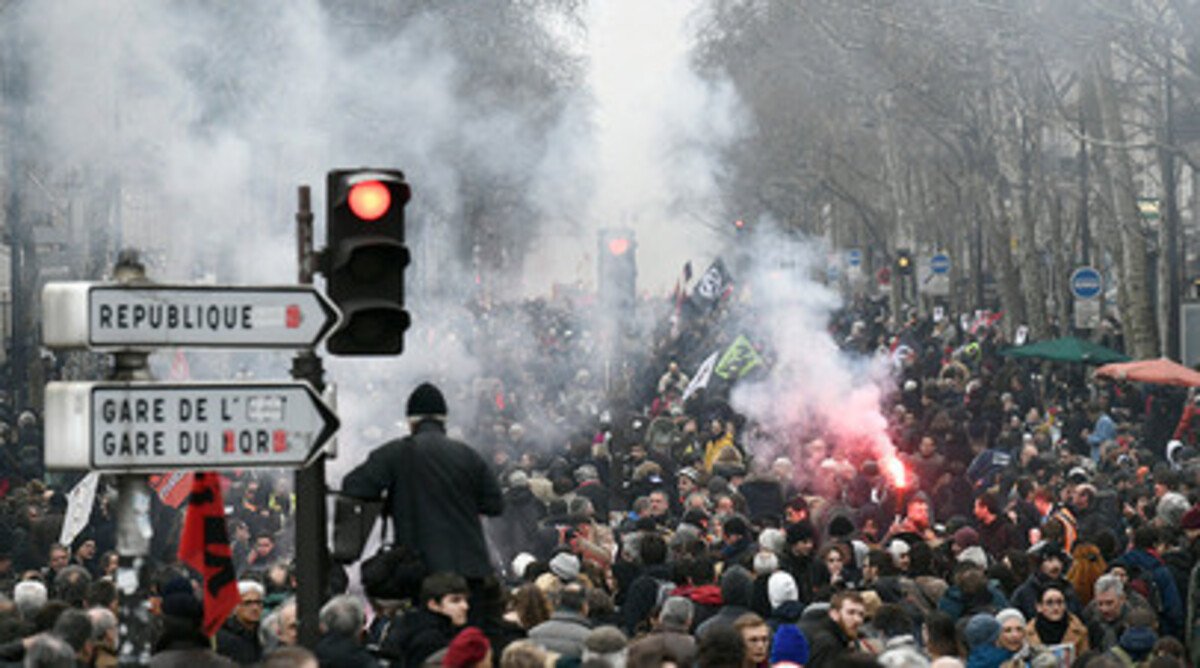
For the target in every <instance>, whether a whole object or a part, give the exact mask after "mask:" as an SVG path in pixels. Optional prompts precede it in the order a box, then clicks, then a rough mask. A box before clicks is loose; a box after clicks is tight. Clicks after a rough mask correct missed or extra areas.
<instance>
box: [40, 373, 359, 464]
mask: <svg viewBox="0 0 1200 668" xmlns="http://www.w3.org/2000/svg"><path fill="white" fill-rule="evenodd" d="M337 428H338V419H337V416H336V415H334V413H333V411H331V410H330V409H329V408H328V407H327V406H326V405H325V404H324V403H323V402H322V401H321V399H320V397H318V396H317V394H316V392H315V391H313V389H312V387H311V386H310V385H309V384H308V383H303V382H298V381H281V382H277V383H257V382H248V383H237V382H234V383H223V382H216V383H207V382H205V383H155V382H121V381H102V382H54V383H49V384H47V385H46V431H45V441H46V446H45V452H46V468H48V469H90V470H101V471H122V472H162V471H164V470H171V469H198V470H211V469H219V468H301V467H303V466H304V465H305V463H306V462H308V461H309V459H310V457H311V456H312V455H313V454H314V453H316V452H317V451H318V450H319V449H320V448H321V447H322V446H324V445H325V443H326V442H327V441H329V439H330V438H332V436H333V434H334V433H335V432H336V431H337Z"/></svg>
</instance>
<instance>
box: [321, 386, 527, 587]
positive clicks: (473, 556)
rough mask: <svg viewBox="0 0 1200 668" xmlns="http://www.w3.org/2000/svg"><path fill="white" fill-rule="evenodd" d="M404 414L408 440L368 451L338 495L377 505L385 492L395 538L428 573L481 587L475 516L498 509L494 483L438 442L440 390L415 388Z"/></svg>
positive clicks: (468, 453) (459, 448) (483, 565)
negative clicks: (455, 576) (452, 575)
mask: <svg viewBox="0 0 1200 668" xmlns="http://www.w3.org/2000/svg"><path fill="white" fill-rule="evenodd" d="M407 412H408V422H409V427H410V429H411V431H412V435H411V436H409V437H407V438H402V439H399V440H394V441H390V442H388V443H385V444H384V445H382V446H380V447H378V448H376V449H375V450H374V451H373V452H372V453H371V454H370V456H369V457H367V461H365V462H363V463H362V464H360V465H359V466H358V467H357V468H355V469H354V470H353V471H351V472H350V473H348V474H347V475H346V477H345V479H344V480H343V481H342V493H343V494H346V495H347V496H351V497H356V498H361V499H378V498H379V497H380V496H381V495H383V494H384V493H385V492H386V493H387V494H388V495H389V496H390V497H391V511H392V519H393V520H394V522H395V524H394V526H395V535H396V536H397V537H398V538H399V539H400V541H401V542H405V543H407V544H408V545H411V546H413V547H415V548H416V549H417V550H418V551H419V552H420V553H421V556H422V557H424V559H425V565H426V566H427V567H428V569H429V572H431V573H435V572H439V571H449V572H453V573H458V574H459V575H462V576H464V577H466V578H467V579H468V581H472V582H478V581H481V580H482V579H483V578H484V577H485V576H487V575H490V574H491V573H492V567H491V564H490V563H489V561H488V551H487V543H486V541H485V540H484V537H483V525H482V524H481V522H480V520H479V515H480V514H483V515H489V516H496V515H499V514H500V513H501V511H503V510H504V499H503V496H501V492H500V485H499V483H498V482H497V480H496V476H495V475H494V474H493V473H492V471H491V468H490V467H489V466H488V464H487V462H485V461H484V459H483V457H481V456H480V455H479V453H477V452H475V450H472V449H471V447H470V446H468V445H467V444H465V443H462V442H460V441H456V440H453V439H451V438H448V437H447V436H446V413H447V408H446V400H445V398H443V397H442V393H441V391H440V390H438V389H437V388H436V387H434V386H433V385H431V384H429V383H422V384H421V385H420V386H419V387H417V389H416V390H414V391H413V393H412V395H411V396H409V398H408V411H407ZM406 451H407V452H406ZM406 460H407V461H406Z"/></svg>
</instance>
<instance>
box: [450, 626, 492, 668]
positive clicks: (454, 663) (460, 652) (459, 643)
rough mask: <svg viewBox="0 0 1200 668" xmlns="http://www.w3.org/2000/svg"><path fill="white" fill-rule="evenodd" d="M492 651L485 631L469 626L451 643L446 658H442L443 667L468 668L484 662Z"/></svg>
mask: <svg viewBox="0 0 1200 668" xmlns="http://www.w3.org/2000/svg"><path fill="white" fill-rule="evenodd" d="M491 649H492V644H491V643H489V642H488V639H487V636H485V635H483V631H480V630H479V629H477V628H475V627H474V626H468V627H467V628H465V629H463V630H462V631H460V632H459V633H458V635H456V636H454V640H452V641H450V646H449V647H448V648H446V656H445V657H443V658H442V665H443V666H447V667H448V668H467V666H473V665H475V664H477V663H479V662H480V661H483V660H484V658H486V657H487V655H488V651H490V650H491Z"/></svg>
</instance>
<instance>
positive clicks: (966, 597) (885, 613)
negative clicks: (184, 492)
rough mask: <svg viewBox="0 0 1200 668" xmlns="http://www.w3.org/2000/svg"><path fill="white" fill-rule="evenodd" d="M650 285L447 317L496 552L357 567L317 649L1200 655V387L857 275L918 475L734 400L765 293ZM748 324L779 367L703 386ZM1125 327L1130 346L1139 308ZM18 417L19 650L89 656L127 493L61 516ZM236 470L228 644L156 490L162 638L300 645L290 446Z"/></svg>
mask: <svg viewBox="0 0 1200 668" xmlns="http://www.w3.org/2000/svg"><path fill="white" fill-rule="evenodd" d="M643 311H645V312H644V313H642V315H641V316H640V318H639V320H638V321H637V322H638V327H633V326H631V325H630V326H627V325H628V323H615V324H614V323H611V322H601V321H598V319H596V318H591V317H589V316H588V309H587V306H586V304H579V303H577V302H570V301H559V300H535V301H530V302H522V303H512V304H501V303H490V302H489V303H477V304H474V305H473V307H472V309H470V310H469V311H468V312H467V313H466V314H464V315H463V316H461V319H460V321H457V322H454V323H447V327H448V328H449V330H452V331H453V335H454V339H455V342H454V345H456V346H461V347H462V349H464V350H466V351H469V353H470V355H471V356H472V357H473V358H474V359H475V360H481V361H483V363H482V364H481V368H480V369H478V371H477V373H476V374H475V375H474V376H473V377H472V378H470V379H469V381H468V382H462V380H461V379H457V380H455V381H454V382H453V383H451V381H450V380H449V379H443V378H435V379H434V380H437V381H439V384H441V385H442V386H443V387H448V388H451V389H450V391H449V392H448V397H449V398H448V404H449V406H448V410H447V414H448V415H447V422H448V424H449V425H450V427H451V430H452V431H456V432H457V433H458V434H459V435H461V437H462V438H463V440H466V441H467V442H469V443H470V444H471V445H472V446H473V447H475V448H477V449H478V450H479V451H480V452H481V453H483V454H484V455H485V457H486V458H487V459H488V461H489V462H490V464H491V466H492V467H493V469H494V473H495V475H496V476H497V479H498V480H499V481H500V484H501V486H502V488H503V490H504V497H505V511H504V514H503V515H502V516H500V517H499V518H495V519H493V520H489V521H488V522H487V524H486V532H487V536H488V539H489V545H490V550H491V555H490V556H491V558H492V561H493V563H494V565H495V569H496V571H495V575H494V576H492V577H490V578H487V579H486V580H485V581H484V582H476V581H471V582H468V581H466V580H464V579H463V578H462V577H459V576H457V575H455V574H449V573H437V574H433V575H431V576H430V577H429V578H428V579H427V580H426V582H425V583H424V586H423V587H422V591H421V594H420V596H419V597H416V599H415V600H411V601H393V600H386V599H382V598H380V597H377V596H373V595H372V592H370V591H367V592H360V591H359V590H358V589H357V588H356V587H355V586H354V585H353V584H352V583H353V582H354V575H353V572H351V573H350V577H349V578H348V579H346V578H333V580H334V582H335V583H336V589H337V590H338V591H332V592H328V594H329V598H328V601H327V603H326V604H325V606H324V607H323V608H322V610H321V613H320V620H319V621H320V626H321V630H322V642H324V643H325V646H324V648H323V650H322V648H320V647H319V648H318V650H319V651H318V655H320V654H321V651H324V652H325V656H328V655H330V652H334V653H336V654H337V655H339V656H341V655H353V653H354V652H357V651H360V650H361V651H362V652H365V653H366V654H364V655H363V656H366V657H369V658H370V659H371V660H377V661H381V662H388V661H390V662H393V663H411V662H412V661H413V660H414V657H417V658H418V659H419V661H426V660H429V657H430V656H433V657H435V659H436V660H438V661H441V662H443V665H455V666H460V665H461V666H467V665H489V664H495V665H509V666H525V665H529V666H533V665H538V666H542V665H548V662H552V661H554V660H556V658H557V659H558V660H564V659H569V660H576V659H577V660H579V661H581V662H583V663H588V664H589V665H608V666H624V665H626V664H631V665H636V666H651V665H655V666H658V665H664V664H672V665H680V666H683V665H702V666H729V665H739V666H750V665H768V664H770V665H775V664H779V665H787V664H796V665H814V666H824V665H884V666H922V665H942V666H946V665H958V664H954V663H953V662H954V661H961V662H963V663H967V662H971V665H997V666H999V665H1002V664H1007V665H1018V664H1015V663H1008V662H1012V661H1019V662H1021V663H1020V664H1019V665H1061V664H1053V663H1052V661H1063V660H1065V659H1064V657H1067V658H1069V659H1071V660H1074V661H1076V662H1078V665H1096V666H1103V665H1108V663H1106V662H1107V661H1110V660H1111V659H1113V658H1114V657H1116V658H1117V659H1118V660H1119V659H1120V658H1121V657H1129V658H1131V660H1133V661H1155V662H1157V663H1155V664H1154V665H1160V666H1164V667H1165V666H1169V665H1187V664H1188V662H1189V661H1190V658H1189V657H1188V655H1187V651H1188V650H1187V647H1188V641H1189V639H1190V634H1191V625H1192V624H1193V620H1194V619H1195V618H1196V615H1195V612H1196V601H1193V598H1195V597H1196V596H1197V592H1196V589H1197V587H1196V583H1195V582H1193V579H1194V575H1195V574H1194V573H1193V569H1194V567H1195V565H1196V563H1197V558H1198V557H1200V505H1197V502H1198V501H1200V486H1198V484H1197V483H1198V477H1197V473H1198V472H1200V458H1198V457H1197V449H1196V448H1197V441H1198V440H1200V400H1197V399H1196V398H1194V397H1193V395H1192V394H1191V393H1190V392H1188V391H1186V390H1181V389H1176V388H1168V387H1162V386H1151V385H1136V384H1131V383H1126V382H1109V381H1102V380H1098V379H1096V378H1093V377H1092V376H1091V375H1090V368H1089V367H1087V366H1086V365H1084V364H1082V363H1075V364H1073V363H1043V362H1041V361H1036V360H1033V361H1029V360H1018V359H1015V358H1012V357H1009V356H1006V355H1004V354H1002V352H1003V351H1005V350H1006V349H1007V348H1009V347H1011V346H1012V343H1011V341H1010V340H1009V338H1008V337H1007V335H1006V332H1007V331H1010V330H1012V329H1014V328H1013V327H1012V326H1011V324H1009V323H1005V322H1003V320H999V321H997V320H994V319H988V318H987V317H986V316H984V317H972V318H968V319H960V318H959V317H957V316H955V315H950V314H945V315H944V316H942V317H938V318H934V317H932V316H931V315H916V314H912V315H909V316H906V317H898V316H896V315H894V314H891V313H890V312H889V311H888V309H887V308H886V304H885V303H884V302H881V301H873V300H868V299H861V300H858V301H856V302H854V303H853V304H851V305H850V306H848V307H847V308H845V309H843V310H842V311H839V312H838V313H836V314H835V316H834V318H833V319H832V320H831V322H830V324H829V332H828V333H829V336H830V337H831V338H832V339H833V340H835V341H837V343H838V344H839V348H840V350H841V352H840V354H843V355H846V356H849V357H858V358H867V357H870V358H875V359H883V360H886V361H887V363H888V364H891V365H892V367H893V378H894V387H895V391H894V392H892V393H890V394H888V395H886V396H884V397H883V398H882V402H881V403H880V405H879V406H878V412H879V414H880V415H882V416H884V417H885V418H886V421H887V438H888V440H889V441H890V443H891V444H892V447H893V448H894V451H891V452H889V453H886V454H888V455H890V456H891V457H893V458H894V459H895V460H896V461H898V462H900V464H901V465H902V467H903V468H902V473H901V474H897V472H896V471H895V470H894V469H892V468H891V467H892V465H893V464H892V463H891V462H889V461H887V460H886V459H885V458H884V457H880V456H879V453H878V452H877V451H874V450H868V449H863V448H861V447H857V444H855V443H851V442H847V441H846V439H845V438H843V437H842V436H840V435H839V434H837V433H827V432H823V431H822V430H821V429H820V425H819V424H814V422H813V421H812V420H808V421H802V422H803V424H804V425H805V427H804V429H802V430H796V431H788V432H787V433H774V432H772V431H771V428H770V427H769V426H768V425H765V424H763V423H761V422H759V421H757V420H756V419H755V416H753V415H747V414H744V413H740V412H739V411H738V410H736V409H735V408H734V407H733V406H734V402H732V401H731V399H730V397H731V393H732V392H733V391H734V390H735V388H736V387H737V386H738V384H739V383H750V382H755V381H756V380H760V379H761V378H762V377H764V376H768V375H769V374H770V373H771V363H772V360H773V350H772V343H771V341H770V340H769V339H767V338H765V337H760V336H757V334H758V329H757V324H758V323H759V322H760V321H761V319H762V318H761V314H759V313H757V312H756V311H755V307H754V304H753V302H752V301H742V300H738V299H727V300H724V301H722V302H721V303H719V304H716V305H715V306H713V307H711V308H706V309H704V310H697V308H696V307H695V306H694V305H691V304H683V306H682V307H681V302H680V301H678V300H676V301H673V302H671V303H668V304H664V305H660V307H658V308H656V307H654V306H651V305H643ZM681 322H682V325H681ZM741 335H744V336H745V337H747V338H748V340H749V341H750V342H751V344H752V345H753V346H754V347H755V350H756V353H757V354H758V355H760V356H761V360H762V363H761V364H760V365H759V368H757V369H755V370H754V372H753V373H747V374H745V375H741V374H738V373H734V374H733V375H731V376H726V377H717V376H715V375H714V376H712V377H710V378H707V379H706V382H705V383H703V384H702V386H699V387H697V384H696V383H694V382H693V381H695V380H697V379H696V378H695V376H696V375H697V371H698V370H699V369H700V367H701V366H702V362H703V361H704V359H705V357H707V355H708V354H709V352H710V351H713V350H718V351H721V350H725V349H727V348H728V347H730V346H732V345H734V342H735V339H737V338H738V337H739V336H741ZM1104 337H1105V339H1104V340H1103V341H1102V343H1106V344H1109V345H1111V346H1114V347H1117V348H1120V346H1121V341H1120V332H1119V329H1117V328H1114V327H1108V328H1106V329H1105V331H1104ZM378 389H379V391H387V392H391V391H393V389H394V388H389V387H388V386H387V384H386V383H380V384H379V386H378ZM397 394H399V393H397ZM784 399H785V398H783V397H781V400H784ZM794 410H795V411H796V412H797V414H803V413H804V412H805V411H806V407H805V406H803V405H797V406H795V407H794ZM26 423H27V424H25V425H24V426H23V427H21V426H20V425H18V429H17V430H15V432H14V430H9V431H8V432H6V433H5V434H0V435H2V436H4V437H5V438H6V439H7V440H6V446H5V449H4V452H5V455H6V459H5V460H4V461H3V464H4V468H3V470H2V471H0V476H2V484H3V485H4V487H3V492H4V493H3V504H2V506H0V508H2V515H0V585H3V589H2V591H3V592H4V595H5V597H4V598H3V599H0V643H3V642H9V641H18V640H20V641H23V642H24V643H25V654H24V655H25V656H26V657H27V660H29V659H28V657H35V660H40V659H36V657H41V656H47V657H49V656H53V655H55V653H56V652H57V653H62V652H64V651H66V649H70V650H73V655H74V656H76V657H77V658H80V659H81V660H86V661H93V662H94V661H95V660H96V659H97V658H98V657H100V656H102V655H105V656H106V655H109V654H113V653H115V651H116V642H115V635H116V630H115V629H116V625H115V619H116V614H117V613H118V611H119V608H118V602H117V592H116V586H115V584H114V582H115V580H116V575H117V571H118V567H119V560H118V558H117V556H116V552H115V547H116V546H115V528H116V526H115V525H116V522H115V521H116V518H115V510H114V508H115V505H116V497H115V492H113V491H112V489H111V488H109V487H108V486H107V485H105V484H102V485H101V489H100V492H99V494H98V495H97V500H96V503H95V505H94V508H93V509H92V512H91V518H90V521H89V522H88V525H87V527H86V528H85V529H84V530H83V531H82V532H80V533H79V534H78V535H77V536H75V537H74V538H73V539H72V541H71V543H70V544H69V545H60V544H58V543H57V541H58V540H59V537H60V533H61V529H62V523H63V516H64V513H65V510H66V501H65V498H66V497H65V492H66V491H67V490H69V489H70V486H71V485H72V484H73V483H74V482H75V481H76V480H77V478H76V477H68V476H58V477H55V476H47V475H45V474H44V473H43V472H42V471H41V470H40V469H39V468H38V467H37V466H36V465H31V464H28V462H25V458H23V457H21V456H20V453H21V452H24V450H23V448H28V447H29V446H30V442H29V441H28V439H30V438H40V436H39V435H38V429H37V425H36V418H34V421H33V422H32V423H29V421H28V420H26ZM18 435H19V437H18ZM13 443H20V444H21V445H19V447H16V448H14V447H11V444H13ZM14 454H15V456H14ZM224 483H225V490H224V492H225V501H226V506H227V510H228V521H227V527H228V534H229V539H230V541H231V545H232V554H233V561H234V565H235V569H236V572H237V575H238V578H239V584H238V590H239V593H238V595H239V599H240V600H239V604H238V606H237V608H236V609H235V610H234V612H233V614H232V615H231V616H230V618H229V619H228V620H227V621H226V623H225V627H224V628H223V629H222V630H221V632H220V633H219V634H218V635H217V639H216V642H215V645H213V644H211V643H206V642H205V641H204V640H203V638H197V635H198V633H199V631H198V626H199V623H200V620H201V619H202V617H203V605H202V603H201V601H202V600H203V596H202V595H201V594H200V590H199V588H198V585H199V581H198V577H197V574H196V573H194V572H189V571H188V570H187V569H186V568H184V567H182V566H181V565H180V564H179V563H178V559H177V556H176V554H175V548H176V546H177V545H178V542H179V534H180V530H181V526H182V517H183V512H182V511H181V510H180V509H179V508H174V507H171V505H170V504H169V503H166V502H165V501H164V499H165V498H166V496H165V495H164V496H163V498H159V497H158V496H157V495H156V496H155V499H154V503H153V508H152V518H153V521H154V524H155V529H156V530H155V538H154V543H153V545H152V549H151V562H152V563H153V568H151V569H149V570H147V571H146V573H145V576H146V579H147V580H148V581H149V582H150V583H151V587H150V592H151V594H152V596H151V602H152V609H153V610H154V612H155V614H156V615H157V617H156V619H157V622H156V627H155V628H156V632H157V633H158V641H157V645H156V647H157V649H158V650H159V651H163V652H165V651H170V650H171V649H172V648H179V647H183V646H186V645H187V643H189V642H190V643H192V644H193V645H194V646H196V647H206V646H207V647H215V649H216V651H217V652H219V653H221V654H222V655H224V656H226V657H228V658H231V659H232V660H234V661H237V662H240V663H264V664H265V665H277V666H283V665H307V664H306V663H305V662H309V661H312V660H313V657H312V655H308V654H305V653H304V652H303V650H300V649H298V648H297V642H298V634H297V628H298V623H297V622H298V620H297V608H296V602H295V591H296V586H297V573H296V572H295V571H294V568H293V565H292V564H293V557H294V541H293V538H292V537H293V536H294V522H295V510H294V506H295V499H294V495H293V492H292V490H291V487H290V483H291V479H290V476H285V475H281V474H275V473H270V472H249V471H247V472H238V473H237V474H234V475H228V476H225V477H224ZM422 512H437V509H422ZM347 585H348V586H349V589H348V591H349V593H341V591H342V590H344V589H346V587H347ZM76 613H78V614H76ZM422 624H424V625H426V626H421V625H422ZM414 629H415V630H414ZM430 629H433V630H437V633H436V634H433V631H431V630H430ZM422 633H427V635H421V634H422ZM428 634H433V635H428ZM430 638H436V641H434V642H431V641H430V640H429V639H430ZM422 639H424V640H422ZM343 641H344V642H345V643H346V644H344V645H341V644H339V643H341V642H343ZM423 642H424V644H422V643H423ZM331 648H336V649H331ZM427 650H428V651H427ZM418 655H420V656H419V657H418ZM835 657H836V659H835ZM322 660H324V659H322ZM835 660H836V661H838V662H840V663H836V664H835V663H832V661H835ZM1176 660H1177V661H1178V663H1172V661H1176ZM856 662H857V663H856ZM37 665H41V664H37ZM45 665H51V664H50V663H46V664H45Z"/></svg>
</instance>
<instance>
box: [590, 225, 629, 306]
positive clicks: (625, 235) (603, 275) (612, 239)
mask: <svg viewBox="0 0 1200 668" xmlns="http://www.w3.org/2000/svg"><path fill="white" fill-rule="evenodd" d="M599 243H600V248H599V252H598V253H597V255H598V257H599V258H600V262H599V265H600V266H599V281H598V286H599V289H598V290H597V292H598V294H599V297H600V304H601V305H602V306H603V307H605V308H606V309H616V310H618V311H621V312H623V313H625V314H627V315H632V314H633V311H634V309H635V308H636V305H637V241H636V240H635V239H634V237H633V230H628V229H609V230H601V231H600V238H599Z"/></svg>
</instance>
